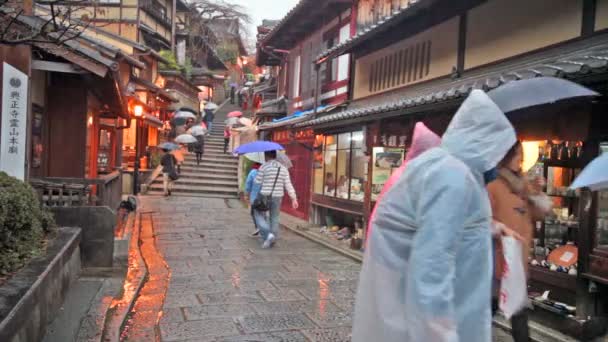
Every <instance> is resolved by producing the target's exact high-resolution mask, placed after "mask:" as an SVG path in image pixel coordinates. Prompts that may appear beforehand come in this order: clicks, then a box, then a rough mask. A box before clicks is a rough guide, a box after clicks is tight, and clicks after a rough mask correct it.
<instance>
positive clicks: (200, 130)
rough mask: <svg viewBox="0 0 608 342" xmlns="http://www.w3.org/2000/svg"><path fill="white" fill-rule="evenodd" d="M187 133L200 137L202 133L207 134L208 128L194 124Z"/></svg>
mask: <svg viewBox="0 0 608 342" xmlns="http://www.w3.org/2000/svg"><path fill="white" fill-rule="evenodd" d="M187 133H188V134H190V135H192V136H195V137H198V136H200V135H205V134H207V129H206V128H205V127H203V126H194V127H192V128H190V129H189V130H188V132H187Z"/></svg>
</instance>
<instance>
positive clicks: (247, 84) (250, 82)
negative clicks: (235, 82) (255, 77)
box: [245, 81, 253, 87]
mask: <svg viewBox="0 0 608 342" xmlns="http://www.w3.org/2000/svg"><path fill="white" fill-rule="evenodd" d="M245 85H246V86H248V87H249V86H252V85H253V82H252V81H249V82H246V83H245Z"/></svg>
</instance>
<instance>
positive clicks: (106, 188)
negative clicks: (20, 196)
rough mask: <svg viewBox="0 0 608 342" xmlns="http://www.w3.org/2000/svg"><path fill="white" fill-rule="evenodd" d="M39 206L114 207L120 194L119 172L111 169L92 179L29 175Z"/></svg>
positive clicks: (120, 174) (118, 200)
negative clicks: (110, 171)
mask: <svg viewBox="0 0 608 342" xmlns="http://www.w3.org/2000/svg"><path fill="white" fill-rule="evenodd" d="M30 184H31V185H32V187H33V188H34V189H35V190H36V192H37V193H38V197H39V199H40V201H41V203H42V205H43V206H46V207H76V206H108V207H110V208H111V209H116V208H117V207H118V205H119V204H120V200H121V196H122V173H121V172H120V171H114V172H112V173H110V174H107V175H102V176H100V177H98V178H95V179H86V178H59V177H47V178H36V179H31V180H30Z"/></svg>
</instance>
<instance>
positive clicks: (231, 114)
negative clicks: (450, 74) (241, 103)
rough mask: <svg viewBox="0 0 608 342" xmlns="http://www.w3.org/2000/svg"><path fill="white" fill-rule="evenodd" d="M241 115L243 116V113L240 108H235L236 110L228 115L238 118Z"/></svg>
mask: <svg viewBox="0 0 608 342" xmlns="http://www.w3.org/2000/svg"><path fill="white" fill-rule="evenodd" d="M241 116H243V113H242V112H239V111H238V110H235V111H234V112H230V113H228V117H229V118H238V117H241Z"/></svg>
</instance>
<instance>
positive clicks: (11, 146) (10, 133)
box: [0, 63, 28, 180]
mask: <svg viewBox="0 0 608 342" xmlns="http://www.w3.org/2000/svg"><path fill="white" fill-rule="evenodd" d="M27 92H28V78H27V75H26V74H24V73H22V72H21V71H19V70H17V69H15V68H14V67H12V66H11V65H10V64H7V63H3V80H2V132H0V139H1V140H0V171H4V172H6V173H8V174H9V175H11V176H13V177H17V178H19V179H22V180H23V179H24V178H25V152H26V140H25V138H26V136H25V135H26V123H27Z"/></svg>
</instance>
